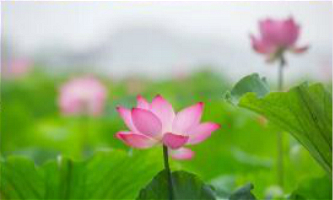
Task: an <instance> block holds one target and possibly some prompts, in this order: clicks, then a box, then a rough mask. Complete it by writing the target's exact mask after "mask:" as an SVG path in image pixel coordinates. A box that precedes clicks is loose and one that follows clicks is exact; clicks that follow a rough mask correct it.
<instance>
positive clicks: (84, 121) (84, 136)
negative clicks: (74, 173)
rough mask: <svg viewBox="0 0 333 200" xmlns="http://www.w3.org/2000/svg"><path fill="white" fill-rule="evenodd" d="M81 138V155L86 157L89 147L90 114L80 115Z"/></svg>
mask: <svg viewBox="0 0 333 200" xmlns="http://www.w3.org/2000/svg"><path fill="white" fill-rule="evenodd" d="M79 126H80V133H79V134H80V138H81V144H80V146H81V149H80V151H81V156H82V158H84V157H85V155H86V152H87V149H88V136H89V118H88V116H85V115H82V116H81V117H80V122H79Z"/></svg>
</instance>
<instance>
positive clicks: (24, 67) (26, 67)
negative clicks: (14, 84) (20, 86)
mask: <svg viewBox="0 0 333 200" xmlns="http://www.w3.org/2000/svg"><path fill="white" fill-rule="evenodd" d="M2 65H3V70H2V73H3V75H4V77H5V78H20V77H23V76H25V75H26V74H28V73H29V71H30V70H31V68H32V66H33V63H32V62H31V61H30V60H28V59H24V58H20V59H13V60H10V61H7V62H3V63H2Z"/></svg>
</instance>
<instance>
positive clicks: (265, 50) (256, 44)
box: [250, 35, 276, 54]
mask: <svg viewBox="0 0 333 200" xmlns="http://www.w3.org/2000/svg"><path fill="white" fill-rule="evenodd" d="M250 37H251V41H252V48H253V49H254V50H255V51H257V52H258V53H261V54H271V53H274V52H275V49H276V48H275V47H274V46H272V45H271V44H268V43H265V41H263V40H259V39H257V38H256V37H254V36H253V35H251V36H250Z"/></svg>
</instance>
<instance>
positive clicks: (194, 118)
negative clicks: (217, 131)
mask: <svg viewBox="0 0 333 200" xmlns="http://www.w3.org/2000/svg"><path fill="white" fill-rule="evenodd" d="M203 105H204V104H203V103H202V102H200V103H197V104H195V105H193V106H190V107H187V108H185V109H183V110H182V111H180V112H179V113H177V115H176V117H175V119H174V120H173V124H172V131H173V132H175V133H186V132H187V131H188V130H189V129H190V128H191V127H192V126H196V125H197V124H198V123H199V122H200V119H201V115H202V111H203Z"/></svg>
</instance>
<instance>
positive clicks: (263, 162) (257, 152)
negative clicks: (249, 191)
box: [1, 68, 331, 198]
mask: <svg viewBox="0 0 333 200" xmlns="http://www.w3.org/2000/svg"><path fill="white" fill-rule="evenodd" d="M35 69H39V68H35ZM75 76H78V75H75ZM72 77H73V76H71V75H67V76H63V75H61V76H60V75H58V76H53V75H50V74H47V73H44V72H43V71H41V70H34V71H32V72H30V73H29V74H26V75H25V76H23V77H20V78H13V79H6V78H5V79H2V85H1V89H2V91H1V92H2V102H1V103H2V111H1V156H2V157H8V156H10V155H23V156H26V157H30V158H32V159H33V160H34V161H35V163H36V164H38V165H40V164H42V163H44V162H46V161H47V160H52V159H55V158H56V157H57V156H58V155H66V156H69V157H71V158H73V159H74V160H82V159H85V158H87V157H90V156H91V155H92V154H93V153H94V152H96V151H102V150H106V149H121V150H124V151H126V152H128V153H133V152H134V153H136V152H137V153H140V152H141V151H156V154H154V155H156V158H154V159H157V160H160V162H161V163H162V152H161V148H158V147H156V148H153V149H150V150H133V149H130V148H129V147H127V146H125V145H124V144H123V143H122V142H121V141H119V140H118V139H116V138H115V137H114V134H115V133H116V132H117V131H120V130H126V129H127V128H126V127H125V124H124V123H123V121H122V119H121V118H120V117H119V116H118V113H117V112H116V109H115V108H116V106H118V105H122V106H125V107H128V108H130V107H133V106H135V105H136V95H138V94H141V95H143V96H144V97H146V98H148V99H149V100H151V99H152V98H153V97H154V96H155V95H156V94H161V95H163V96H164V97H165V98H166V99H167V100H169V101H170V102H171V103H172V105H173V106H174V108H175V109H176V111H179V110H180V109H182V108H183V107H186V106H188V105H191V104H194V103H196V102H199V101H203V102H204V103H205V109H204V115H203V121H214V122H217V123H220V124H221V125H222V127H221V129H219V130H218V131H216V132H214V133H213V135H212V136H211V138H209V139H208V140H206V141H205V142H203V143H200V144H198V145H195V146H193V147H191V149H193V150H194V151H195V153H196V155H195V157H194V158H193V159H192V160H187V161H175V160H172V161H171V162H172V163H171V165H172V169H173V170H176V169H185V170H187V171H190V172H193V173H196V174H198V175H199V176H200V177H201V178H202V179H203V180H204V181H207V182H210V183H212V184H213V185H214V186H217V187H218V188H225V189H226V190H228V189H235V188H237V187H238V186H240V185H244V184H245V183H248V182H251V183H253V184H254V185H255V189H254V194H256V195H257V196H258V197H261V198H264V197H270V196H274V195H275V196H279V195H281V194H288V193H291V192H292V191H293V190H295V189H296V188H297V187H298V185H299V184H300V183H304V182H306V181H308V180H311V179H312V178H320V177H322V176H325V172H324V171H323V170H322V169H321V168H320V166H319V165H318V164H317V163H316V162H315V161H314V159H313V158H312V157H311V156H310V155H309V153H308V152H307V151H306V150H305V149H304V148H303V147H302V146H301V145H300V144H299V143H298V142H297V141H295V140H294V139H293V138H291V136H290V135H289V134H287V133H284V138H285V139H284V165H285V166H284V169H285V172H284V173H285V177H284V186H283V188H280V187H278V186H277V180H278V177H277V170H276V159H275V158H276V157H277V156H276V154H277V147H276V132H277V131H279V130H278V129H277V128H276V127H274V126H272V125H271V124H270V123H269V122H267V120H265V119H264V118H263V117H261V116H258V115H256V114H254V113H251V112H249V111H246V110H245V109H240V108H237V107H234V106H232V105H230V104H228V103H226V102H224V101H223V98H222V97H223V93H224V92H225V91H226V90H227V89H230V88H231V86H232V83H231V82H230V81H229V80H228V79H226V78H225V77H222V76H221V75H218V74H216V73H214V72H211V71H197V72H193V73H191V74H188V75H186V76H181V77H175V78H169V79H164V80H158V81H156V80H149V79H144V78H139V77H135V78H127V79H122V80H117V81H115V80H112V78H108V77H103V76H100V77H98V78H99V79H100V80H101V81H102V82H103V84H104V85H105V86H106V87H107V88H108V98H107V102H106V108H105V111H104V113H103V114H102V115H101V116H99V117H87V116H85V117H79V116H78V117H74V116H64V115H63V114H61V112H60V110H59V107H58V105H57V98H58V95H59V87H60V85H62V84H63V83H64V82H66V81H68V80H70V79H71V78H72ZM327 85H328V87H329V88H331V86H330V84H327ZM83 142H84V144H83ZM146 162H150V160H146ZM221 192H223V191H221Z"/></svg>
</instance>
